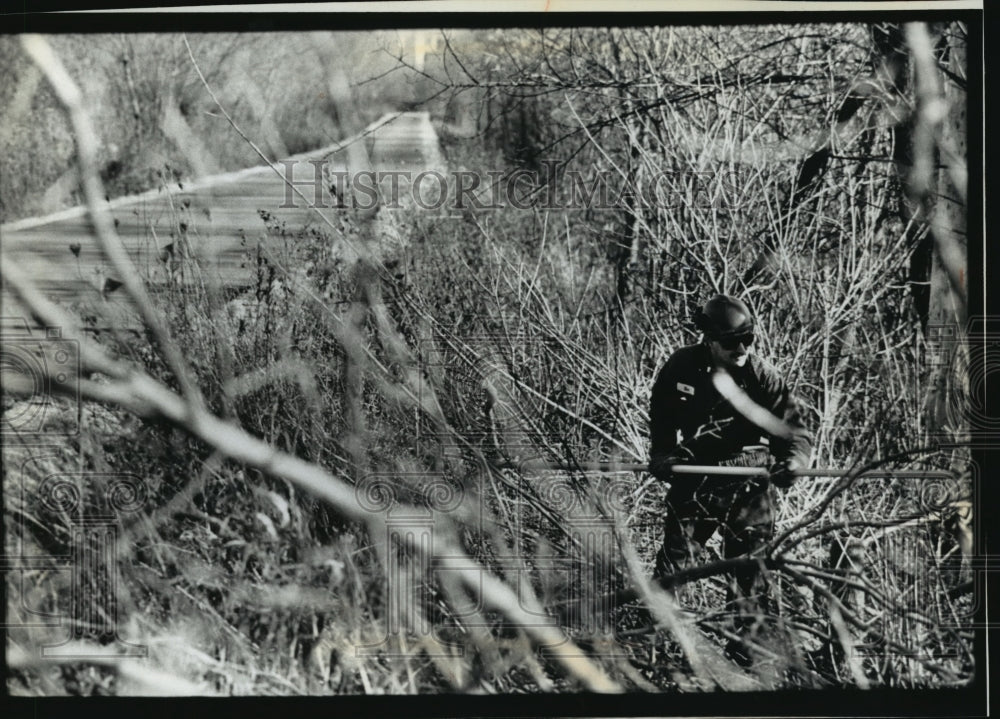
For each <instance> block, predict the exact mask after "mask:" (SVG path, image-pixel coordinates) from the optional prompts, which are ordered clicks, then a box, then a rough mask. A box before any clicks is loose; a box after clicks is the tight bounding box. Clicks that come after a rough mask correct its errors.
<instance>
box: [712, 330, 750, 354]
mask: <svg viewBox="0 0 1000 719" xmlns="http://www.w3.org/2000/svg"><path fill="white" fill-rule="evenodd" d="M717 341H718V343H719V344H720V345H721V346H722V349H724V350H734V349H736V348H737V347H739V346H740V345H743V346H744V347H749V346H750V345H752V344H753V341H754V336H753V332H747V333H746V334H742V335H736V336H734V337H720V338H719V339H718V340H717Z"/></svg>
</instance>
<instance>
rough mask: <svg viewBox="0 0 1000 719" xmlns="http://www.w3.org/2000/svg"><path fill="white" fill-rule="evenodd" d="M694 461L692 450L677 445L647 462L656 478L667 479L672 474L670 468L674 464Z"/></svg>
mask: <svg viewBox="0 0 1000 719" xmlns="http://www.w3.org/2000/svg"><path fill="white" fill-rule="evenodd" d="M693 461H694V452H692V451H691V450H690V449H688V448H687V447H685V446H684V445H678V446H677V447H675V448H674V449H673V450H671V452H670V453H669V454H665V455H662V456H660V457H654V458H653V459H652V460H650V463H649V472H650V474H652V475H653V476H655V477H656V478H657V479H662V480H664V481H666V480H669V479H670V477H671V476H672V472H671V471H670V468H671V467H672V466H673V465H675V464H691V463H692V462H693Z"/></svg>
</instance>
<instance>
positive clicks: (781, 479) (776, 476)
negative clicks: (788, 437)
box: [770, 457, 801, 489]
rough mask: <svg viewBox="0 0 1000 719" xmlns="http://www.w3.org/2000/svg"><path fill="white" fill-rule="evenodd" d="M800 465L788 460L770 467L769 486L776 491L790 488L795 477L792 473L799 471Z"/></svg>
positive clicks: (793, 460) (790, 459)
mask: <svg viewBox="0 0 1000 719" xmlns="http://www.w3.org/2000/svg"><path fill="white" fill-rule="evenodd" d="M800 466H801V465H800V464H799V462H798V461H797V460H795V459H792V458H790V457H789V458H788V459H783V460H781V461H779V462H775V463H774V464H773V465H771V469H770V473H771V484H773V485H774V486H775V487H777V488H778V489H788V488H789V487H791V486H792V483H793V482H794V481H795V479H796V477H795V475H794V474H793V471H794V470H796V469H799V467H800Z"/></svg>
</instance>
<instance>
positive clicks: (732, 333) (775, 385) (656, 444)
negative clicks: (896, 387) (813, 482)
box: [650, 295, 812, 662]
mask: <svg viewBox="0 0 1000 719" xmlns="http://www.w3.org/2000/svg"><path fill="white" fill-rule="evenodd" d="M697 324H698V327H699V329H701V330H702V332H703V333H704V337H703V340H702V342H701V343H700V344H697V345H691V346H689V347H682V348H680V349H679V350H677V351H676V352H674V354H673V355H671V357H670V358H669V359H668V360H667V362H666V364H664V366H663V367H662V368H661V369H660V372H659V374H658V375H657V378H656V383H655V384H654V385H653V393H652V400H651V407H650V434H651V440H652V451H651V453H650V454H651V457H650V471H651V472H652V473H653V474H654V475H655V476H656V477H657V478H659V479H661V480H664V481H667V482H670V485H671V486H670V491H669V494H668V502H667V505H668V506H667V508H666V510H667V511H666V517H665V537H664V542H663V547H662V548H661V549H660V552H659V553H658V554H657V558H656V576H657V577H659V576H663V575H667V574H671V573H673V572H675V571H677V570H678V569H680V568H681V567H682V566H683V565H684V564H686V563H688V562H690V561H692V560H693V559H694V558H695V557H696V556H697V554H698V553H699V552H700V551H701V549H702V547H703V546H704V544H705V542H706V541H708V539H709V538H710V537H711V536H712V535H713V534H714V533H715V531H716V530H721V533H722V547H723V555H724V556H725V557H727V558H729V557H737V556H740V555H743V554H747V553H748V552H752V551H754V550H755V549H757V548H759V547H761V546H762V545H764V544H765V543H766V542H767V541H768V540H769V539H770V538H771V537H772V535H773V532H774V510H773V505H774V497H773V491H774V490H773V489H772V487H773V486H777V487H780V488H787V487H789V486H791V483H792V481H793V480H794V475H793V474H792V470H794V469H796V468H801V467H805V466H807V465H808V463H809V455H810V453H811V451H812V448H811V442H812V440H811V438H810V435H809V432H808V431H807V430H806V428H805V426H804V424H803V420H802V417H801V414H800V410H799V407H798V404H797V403H796V401H795V398H794V397H793V396H792V394H791V393H790V392H789V390H788V386H787V385H786V384H785V383H784V381H783V380H782V379H781V378H780V377H779V376H778V375H777V373H776V372H775V370H774V369H773V368H772V367H770V366H769V365H767V364H765V363H764V362H763V361H761V360H760V359H759V358H757V357H754V356H753V355H751V354H750V348H751V347H752V346H753V343H754V334H753V330H754V323H753V317H752V315H751V313H750V310H749V308H747V306H746V305H745V304H744V303H743V302H742V301H740V300H739V299H736V298H734V297H729V296H727V295H717V296H716V297H713V298H712V299H711V300H709V301H708V303H707V304H706V305H705V307H704V309H703V310H702V312H701V314H700V315H699V316H698V318H697ZM729 378H731V380H732V381H731V382H730V381H729ZM720 387H721V388H722V389H723V390H724V392H725V394H726V397H724V396H723V394H722V393H720V391H719V388H720ZM727 397H728V398H729V399H727ZM748 399H749V402H748V401H747V400H748ZM730 400H732V401H730ZM734 402H735V404H736V407H734ZM762 410H766V412H763V411H762ZM751 417H752V418H753V419H751ZM678 435H680V437H678ZM679 440H680V441H679ZM768 454H770V455H773V457H774V459H775V460H776V462H775V463H774V464H773V466H772V467H771V472H770V476H769V477H760V478H746V477H721V476H714V477H713V476H707V477H706V476H699V475H690V474H677V473H673V472H672V471H671V468H672V467H673V466H674V465H678V464H710V465H717V464H722V465H743V466H760V465H761V464H763V463H764V462H766V461H767V459H768ZM734 579H735V580H736V587H735V588H731V590H730V599H731V600H732V601H734V602H735V604H736V606H735V607H734V608H735V610H736V611H737V612H738V613H739V614H740V615H741V618H740V619H738V620H737V630H738V631H739V632H740V633H741V634H744V635H746V634H747V633H748V632H749V631H751V630H752V627H753V625H754V621H753V618H754V615H756V614H759V613H760V606H761V605H760V601H761V599H762V598H763V595H764V593H765V590H766V587H765V586H764V585H763V580H762V578H761V577H760V575H759V572H757V571H754V570H742V571H738V572H735V573H734ZM727 649H728V651H729V652H730V655H731V656H734V658H735V659H737V660H738V661H741V662H744V660H746V661H749V660H748V656H749V655H748V653H747V652H746V650H745V649H744V648H742V647H741V646H738V645H734V644H733V643H732V642H731V643H730V646H729V647H728V648H727Z"/></svg>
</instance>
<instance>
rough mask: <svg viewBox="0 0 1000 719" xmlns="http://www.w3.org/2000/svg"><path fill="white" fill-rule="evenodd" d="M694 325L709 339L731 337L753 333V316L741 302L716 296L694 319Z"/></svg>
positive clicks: (726, 296) (725, 296) (727, 296)
mask: <svg viewBox="0 0 1000 719" xmlns="http://www.w3.org/2000/svg"><path fill="white" fill-rule="evenodd" d="M695 324H696V325H697V326H698V329H700V330H701V331H702V332H704V333H705V334H706V335H708V337H710V338H711V339H719V338H722V337H733V336H737V335H742V334H746V333H748V332H752V331H753V316H752V315H751V314H750V308H749V307H747V306H746V304H744V302H743V301H742V300H739V299H737V298H735V297H730V296H729V295H716V296H715V297H713V298H712V299H710V300H709V301H708V302H706V303H705V307H704V308H703V309H702V311H701V312H700V313H699V314H698V316H697V317H696V318H695Z"/></svg>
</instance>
